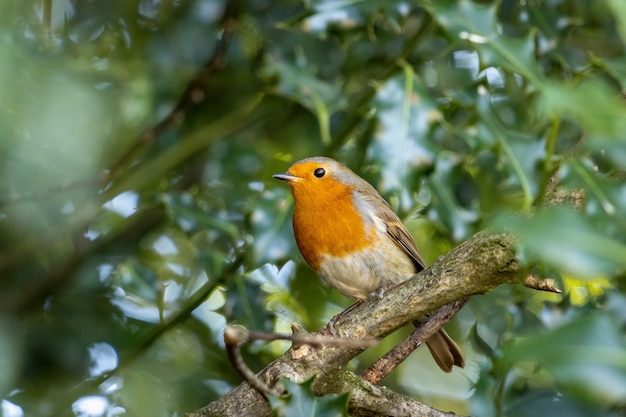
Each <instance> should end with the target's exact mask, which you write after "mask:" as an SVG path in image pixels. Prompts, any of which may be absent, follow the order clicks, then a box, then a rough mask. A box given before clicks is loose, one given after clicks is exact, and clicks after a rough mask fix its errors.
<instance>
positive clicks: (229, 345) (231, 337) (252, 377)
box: [224, 326, 283, 397]
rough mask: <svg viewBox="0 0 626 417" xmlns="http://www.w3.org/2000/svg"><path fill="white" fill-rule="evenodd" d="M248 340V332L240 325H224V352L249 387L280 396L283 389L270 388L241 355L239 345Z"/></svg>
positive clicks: (264, 394) (266, 393)
mask: <svg viewBox="0 0 626 417" xmlns="http://www.w3.org/2000/svg"><path fill="white" fill-rule="evenodd" d="M248 341H250V333H249V332H248V330H246V329H245V328H244V327H242V326H226V329H225V330H224V344H225V345H226V353H227V354H228V359H230V363H232V364H233V367H234V368H235V369H236V370H237V372H239V374H241V376H242V377H243V379H245V380H246V382H247V383H248V384H250V386H251V387H253V388H254V389H256V390H257V391H258V392H259V393H260V394H261V395H263V396H266V397H267V396H268V395H272V396H274V397H280V396H281V395H282V394H283V391H282V390H281V389H278V388H270V387H269V386H268V385H267V384H266V383H265V382H263V381H261V380H260V379H259V377H257V376H256V374H255V373H254V372H253V371H252V370H251V369H250V368H249V367H248V365H247V364H246V362H245V361H244V360H243V358H242V357H241V351H240V350H239V346H240V345H242V344H243V343H246V342H248Z"/></svg>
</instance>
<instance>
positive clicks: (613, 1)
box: [607, 0, 626, 42]
mask: <svg viewBox="0 0 626 417" xmlns="http://www.w3.org/2000/svg"><path fill="white" fill-rule="evenodd" d="M607 3H608V5H609V7H610V8H611V10H612V11H613V16H614V17H615V20H616V21H617V31H618V32H619V34H620V37H621V38H622V41H623V42H626V3H624V2H623V1H622V0H609V1H608V2H607Z"/></svg>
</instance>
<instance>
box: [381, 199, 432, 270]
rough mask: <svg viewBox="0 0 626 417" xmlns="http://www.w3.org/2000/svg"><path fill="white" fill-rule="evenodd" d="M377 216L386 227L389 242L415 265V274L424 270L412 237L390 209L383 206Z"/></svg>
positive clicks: (422, 261) (423, 263)
mask: <svg viewBox="0 0 626 417" xmlns="http://www.w3.org/2000/svg"><path fill="white" fill-rule="evenodd" d="M378 216H379V217H380V218H381V219H382V220H383V221H384V222H385V224H386V225H387V234H388V235H389V237H391V240H393V242H394V243H395V244H396V245H398V246H399V247H400V248H401V249H402V250H403V251H404V252H405V253H406V254H407V255H408V256H409V257H410V258H411V260H412V261H413V263H414V264H415V272H419V271H422V270H424V269H426V263H425V262H424V259H422V256H421V255H420V253H419V250H418V249H417V245H416V244H415V240H413V236H411V234H410V233H409V231H408V230H407V229H406V227H405V226H404V224H402V221H400V218H399V217H398V216H397V215H396V213H394V212H393V210H392V209H391V207H389V206H388V205H386V204H385V205H384V208H383V209H382V210H381V211H380V212H379V213H378Z"/></svg>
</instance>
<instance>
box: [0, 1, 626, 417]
mask: <svg viewBox="0 0 626 417" xmlns="http://www.w3.org/2000/svg"><path fill="white" fill-rule="evenodd" d="M625 40H626V3H625V2H623V1H621V0H607V1H594V0H570V1H562V0H526V1H518V0H501V1H476V2H472V1H469V0H459V1H453V0H436V1H435V0H432V1H419V2H407V1H395V0H385V1H379V0H370V1H348V0H343V1H335V0H332V1H331V0H326V1H323V0H322V1H302V2H295V1H292V2H289V1H280V0H279V1H267V0H249V1H238V2H235V1H233V2H226V1H216V0H110V1H102V0H100V1H98V0H92V1H89V0H37V1H34V0H3V1H2V2H1V3H0V169H1V171H0V172H1V175H2V181H0V369H1V370H2V372H0V392H1V396H2V400H1V403H0V409H1V413H2V414H1V415H2V416H8V417H21V416H37V417H46V416H91V417H93V416H118V415H128V416H181V415H183V414H184V413H185V412H191V411H193V410H195V409H197V408H199V407H201V406H203V405H205V404H207V403H208V402H210V401H213V400H215V399H217V398H219V397H220V396H221V395H223V394H224V393H226V392H228V391H229V390H230V389H231V388H232V387H234V386H236V385H238V384H239V383H240V381H241V379H240V377H239V375H238V374H237V373H236V372H235V371H234V370H233V368H232V367H231V366H230V364H229V363H228V360H227V359H226V354H225V352H224V349H223V342H222V330H223V328H224V326H225V324H226V323H231V324H232V323H239V324H243V325H245V326H246V327H248V328H250V329H254V330H259V331H267V332H276V331H277V332H288V331H289V325H290V323H291V322H293V321H296V322H299V323H301V324H302V325H303V326H304V327H305V328H306V329H308V330H310V331H315V330H318V329H319V328H320V327H321V326H322V325H323V324H324V323H325V322H326V321H327V320H328V319H329V318H330V317H331V316H332V315H333V314H336V313H337V312H339V311H341V310H342V309H343V308H345V307H346V306H348V305H349V304H350V301H349V300H347V299H346V298H344V297H342V296H341V295H338V294H337V293H335V292H333V291H331V290H330V289H328V288H327V287H325V286H323V285H321V284H320V281H319V279H318V278H317V277H316V276H315V274H314V273H313V272H312V271H311V270H309V269H308V267H306V265H304V263H303V261H302V258H301V257H300V255H299V253H298V251H297V248H296V246H295V243H294V240H293V236H292V231H291V224H290V213H291V208H292V200H291V197H290V195H289V190H288V188H287V187H286V186H285V185H284V184H281V183H278V182H276V181H274V180H272V178H271V175H272V174H274V173H278V172H284V171H285V170H286V169H287V167H288V166H289V165H290V164H291V163H292V162H293V161H295V160H298V159H301V158H304V157H308V156H313V155H327V156H332V157H334V158H336V159H339V160H341V161H343V162H344V163H346V164H347V165H349V166H350V167H351V168H353V169H354V170H355V171H356V172H358V173H359V174H361V175H362V176H363V177H365V178H366V179H368V180H369V181H370V182H371V183H372V184H373V185H374V186H375V187H376V188H378V189H379V190H380V191H381V193H382V194H383V195H384V196H385V198H387V200H388V201H389V202H390V203H391V205H392V206H393V207H394V209H395V210H396V211H397V212H398V213H399V215H400V216H401V218H402V219H403V220H404V221H405V222H406V223H407V225H408V226H409V228H410V230H411V231H412V233H413V234H414V236H415V237H416V240H417V242H418V245H419V246H420V248H421V250H422V252H423V254H424V256H425V258H426V259H427V260H428V261H429V262H433V261H434V260H435V259H436V258H437V257H438V256H440V255H441V254H443V253H446V252H447V251H449V250H450V249H451V248H452V247H454V246H455V245H457V244H458V243H459V242H461V241H463V240H465V239H467V238H468V237H470V236H471V235H472V234H474V233H476V232H477V231H480V230H483V229H485V228H506V229H507V230H510V231H512V232H514V233H516V234H517V235H518V236H519V238H520V248H519V254H520V259H521V260H522V261H523V262H524V263H525V264H526V265H528V266H529V267H531V266H532V267H534V269H535V271H536V272H537V273H538V274H540V275H542V276H549V277H554V278H557V280H558V282H559V286H560V287H561V288H563V289H564V290H565V293H564V295H563V296H556V295H551V294H542V293H537V292H535V291H531V290H528V289H525V288H522V287H512V286H506V287H501V288H498V289H497V290H496V291H494V292H493V293H491V294H488V295H485V296H480V297H474V299H472V300H471V301H470V303H469V304H468V305H467V306H466V307H465V308H464V309H463V310H462V311H461V313H460V314H458V316H457V317H456V318H455V319H454V320H453V322H452V323H451V324H450V325H448V330H449V332H450V333H451V334H452V335H453V336H454V337H455V339H457V340H459V341H460V344H461V345H462V347H463V349H464V350H465V352H466V354H467V359H468V360H467V362H468V365H467V367H466V369H464V370H462V371H461V370H456V371H455V372H454V373H452V374H450V375H445V374H443V373H441V372H440V371H439V370H438V369H437V368H436V365H434V362H432V360H431V359H430V358H429V357H428V353H427V352H424V350H423V349H419V350H418V352H416V353H415V354H413V355H412V356H411V357H410V359H409V360H408V361H407V362H406V363H404V364H403V365H402V366H401V367H400V368H399V369H398V370H396V372H394V373H393V374H392V375H390V376H389V377H388V378H387V379H386V380H385V381H384V384H385V385H387V386H389V387H390V388H392V389H394V390H397V391H399V392H401V393H404V394H406V395H409V396H411V397H412V398H416V399H418V400H420V401H424V402H426V403H427V404H429V405H431V406H434V407H437V408H441V409H445V410H453V411H455V412H457V413H461V414H472V415H477V416H481V417H489V416H520V417H521V416H528V415H546V416H547V415H549V416H568V417H577V416H593V417H602V416H624V415H626V349H625V347H626V343H625V342H626V340H625V337H626V281H625V276H626V268H625V266H626V245H625V240H626V220H625V219H626V184H625V182H624V179H625V178H626V174H625V173H626V171H625V168H626V141H625V138H624V132H625V131H626V106H625V105H624V103H623V102H622V101H621V99H620V92H621V91H622V89H623V88H624V82H626V54H625V48H624V45H625V44H624V41H625ZM203 68H204V69H203ZM189 85H191V87H190V88H188V86H189ZM177 103H178V104H177ZM173 109H177V111H176V113H175V114H174V116H171V117H169V118H166V117H167V116H168V114H171V112H172V110H173ZM162 120H165V122H163V123H161V124H159V122H160V121H162ZM559 202H565V203H564V204H562V203H559ZM407 331H409V329H406V330H405V331H404V333H406V332H407ZM399 333H402V332H399ZM401 336H402V334H396V335H392V336H391V337H389V338H388V339H387V340H385V341H384V342H383V343H381V345H380V346H378V347H377V348H375V349H370V350H368V351H367V352H365V353H364V354H362V355H360V356H359V357H358V358H356V359H355V360H354V361H353V362H352V363H351V367H352V368H353V369H354V370H357V371H358V370H359V369H364V368H365V367H367V366H368V365H369V364H370V363H371V362H372V361H373V360H374V359H375V358H376V357H377V356H379V355H380V354H382V353H383V352H385V351H386V350H387V349H389V348H390V347H391V346H392V345H393V344H394V343H395V342H397V341H398V340H400V338H401ZM287 347H288V344H287V343H284V342H281V343H272V344H261V343H258V344H257V343H254V344H251V345H248V346H245V347H244V349H243V350H244V354H245V357H246V360H247V362H248V363H249V365H250V366H251V368H252V369H257V370H258V369H261V368H262V367H263V366H264V365H265V364H267V363H269V362H270V361H272V360H273V359H274V358H276V357H278V356H280V355H281V354H282V353H283V352H284V350H285V349H286V348H287Z"/></svg>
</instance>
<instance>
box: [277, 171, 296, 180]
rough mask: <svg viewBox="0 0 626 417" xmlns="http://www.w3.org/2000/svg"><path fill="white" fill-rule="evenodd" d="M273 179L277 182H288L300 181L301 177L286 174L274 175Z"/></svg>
mask: <svg viewBox="0 0 626 417" xmlns="http://www.w3.org/2000/svg"><path fill="white" fill-rule="evenodd" d="M272 178H276V179H277V180H281V181H286V182H297V181H300V177H296V176H295V175H293V174H292V173H290V172H285V173H284V174H275V175H272Z"/></svg>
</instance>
